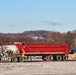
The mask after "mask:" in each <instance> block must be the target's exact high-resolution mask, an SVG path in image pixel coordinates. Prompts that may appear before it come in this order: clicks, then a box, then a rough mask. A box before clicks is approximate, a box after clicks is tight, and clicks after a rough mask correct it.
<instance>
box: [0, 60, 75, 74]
mask: <svg viewBox="0 0 76 75" xmlns="http://www.w3.org/2000/svg"><path fill="white" fill-rule="evenodd" d="M0 75H76V61H74V60H73V61H51V62H50V61H49V62H42V61H37V62H36V61H35V62H34V61H33V62H20V63H10V62H9V63H0Z"/></svg>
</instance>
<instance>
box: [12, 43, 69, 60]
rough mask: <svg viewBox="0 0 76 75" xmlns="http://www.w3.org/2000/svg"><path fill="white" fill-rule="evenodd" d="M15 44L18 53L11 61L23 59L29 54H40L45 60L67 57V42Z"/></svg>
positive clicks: (64, 58) (65, 58)
mask: <svg viewBox="0 0 76 75" xmlns="http://www.w3.org/2000/svg"><path fill="white" fill-rule="evenodd" d="M15 46H16V47H17V48H18V50H19V53H16V54H15V56H16V57H15V58H14V60H13V61H25V60H26V59H28V57H29V56H30V57H32V56H42V59H43V60H45V61H47V60H58V61H61V60H67V59H68V56H67V55H68V53H69V45H68V44H26V43H20V42H15ZM26 57H27V58H26ZM16 58H17V59H16Z"/></svg>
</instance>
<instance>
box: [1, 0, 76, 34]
mask: <svg viewBox="0 0 76 75" xmlns="http://www.w3.org/2000/svg"><path fill="white" fill-rule="evenodd" d="M75 29H76V0H0V32H3V33H20V32H24V31H29V30H50V31H60V32H67V31H72V30H75Z"/></svg>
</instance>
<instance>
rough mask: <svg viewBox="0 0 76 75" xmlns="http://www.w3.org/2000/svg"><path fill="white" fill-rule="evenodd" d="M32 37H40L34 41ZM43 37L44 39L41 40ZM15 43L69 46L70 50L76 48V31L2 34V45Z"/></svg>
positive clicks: (0, 39)
mask: <svg viewBox="0 0 76 75" xmlns="http://www.w3.org/2000/svg"><path fill="white" fill-rule="evenodd" d="M32 37H38V38H37V39H34V38H32ZM39 37H42V38H39ZM14 42H25V43H32V44H34V43H36V44H39V43H40V44H41V43H42V44H65V43H67V44H69V47H70V49H71V48H73V47H76V30H74V31H68V32H67V33H60V32H55V31H25V32H23V33H15V34H12V33H7V34H5V33H0V45H12V44H14Z"/></svg>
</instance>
